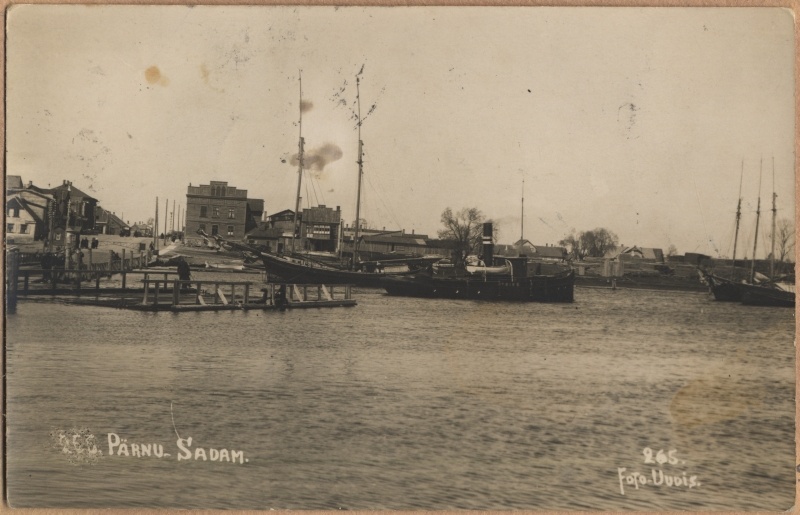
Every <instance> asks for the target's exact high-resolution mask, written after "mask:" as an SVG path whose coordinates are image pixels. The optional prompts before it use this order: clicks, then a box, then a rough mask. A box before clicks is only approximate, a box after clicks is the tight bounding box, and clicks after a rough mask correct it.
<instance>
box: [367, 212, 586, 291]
mask: <svg viewBox="0 0 800 515" xmlns="http://www.w3.org/2000/svg"><path fill="white" fill-rule="evenodd" d="M483 234H484V244H483V261H484V263H486V265H485V266H483V267H481V266H471V267H459V266H453V267H436V266H435V265H434V266H431V267H429V268H428V269H426V270H425V271H422V272H417V273H413V274H409V275H407V276H404V277H385V278H383V279H382V280H381V285H382V286H383V287H384V289H386V292H387V293H388V294H389V295H398V296H405V297H426V298H443V299H472V300H506V301H520V302H572V301H573V300H574V285H575V273H574V271H573V270H564V271H563V272H559V273H555V274H547V275H543V274H533V275H530V274H529V273H528V262H527V261H528V259H527V258H526V257H519V258H506V259H504V260H503V261H504V263H505V264H503V265H499V266H497V265H494V263H493V261H494V259H493V255H492V253H493V244H492V243H491V235H492V224H491V223H486V224H484V233H483ZM470 269H471V272H470Z"/></svg>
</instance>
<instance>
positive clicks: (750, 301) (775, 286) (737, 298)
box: [700, 158, 795, 307]
mask: <svg viewBox="0 0 800 515" xmlns="http://www.w3.org/2000/svg"><path fill="white" fill-rule="evenodd" d="M742 170H743V171H744V161H743V162H742ZM772 182H773V191H772V251H771V252H770V277H771V278H770V277H766V276H764V275H762V274H759V273H758V272H756V251H757V250H758V228H759V222H760V218H761V186H760V184H761V178H760V176H759V192H758V204H757V207H756V228H755V235H754V238H753V258H752V261H751V267H750V272H749V274H748V277H747V279H745V280H737V279H736V278H735V274H736V272H737V269H736V243H737V240H738V236H739V220H740V219H741V205H742V194H741V191H742V186H741V179H740V183H739V204H738V207H737V209H736V235H735V237H734V243H733V270H732V272H731V278H730V279H728V278H723V277H721V276H719V275H715V274H713V273H710V272H708V271H706V270H703V269H701V270H700V274H701V276H702V277H703V279H704V280H705V281H706V282H707V283H708V285H709V288H710V289H711V292H712V294H713V295H714V299H715V300H718V301H732V302H741V303H742V304H746V305H753V306H778V307H794V305H795V285H794V282H791V283H789V282H784V281H778V280H776V279H775V219H776V216H777V207H776V199H777V196H778V195H777V194H776V193H775V186H774V184H775V160H774V158H773V163H772Z"/></svg>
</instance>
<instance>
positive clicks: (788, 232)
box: [775, 218, 794, 263]
mask: <svg viewBox="0 0 800 515" xmlns="http://www.w3.org/2000/svg"><path fill="white" fill-rule="evenodd" d="M775 247H776V251H775V252H776V255H775V257H776V258H779V259H778V261H780V262H781V263H782V262H784V261H791V259H787V258H791V256H792V253H793V251H794V224H793V223H792V221H791V220H789V219H788V218H781V219H780V220H778V223H777V226H776V228H775Z"/></svg>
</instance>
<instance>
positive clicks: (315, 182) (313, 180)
mask: <svg viewBox="0 0 800 515" xmlns="http://www.w3.org/2000/svg"><path fill="white" fill-rule="evenodd" d="M320 173H322V172H320ZM311 188H312V189H313V190H314V198H315V199H316V200H317V205H320V199H322V204H325V205H327V202H325V195H323V194H322V184H320V183H319V179H317V178H316V177H314V174H311ZM317 189H319V194H318V193H317Z"/></svg>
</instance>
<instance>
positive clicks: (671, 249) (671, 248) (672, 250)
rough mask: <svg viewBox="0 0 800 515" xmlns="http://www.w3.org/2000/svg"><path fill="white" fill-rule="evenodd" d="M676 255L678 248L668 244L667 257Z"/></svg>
mask: <svg viewBox="0 0 800 515" xmlns="http://www.w3.org/2000/svg"><path fill="white" fill-rule="evenodd" d="M677 255H678V247H676V246H675V244H674V243H670V244H669V248H668V249H667V257H672V256H677Z"/></svg>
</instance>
